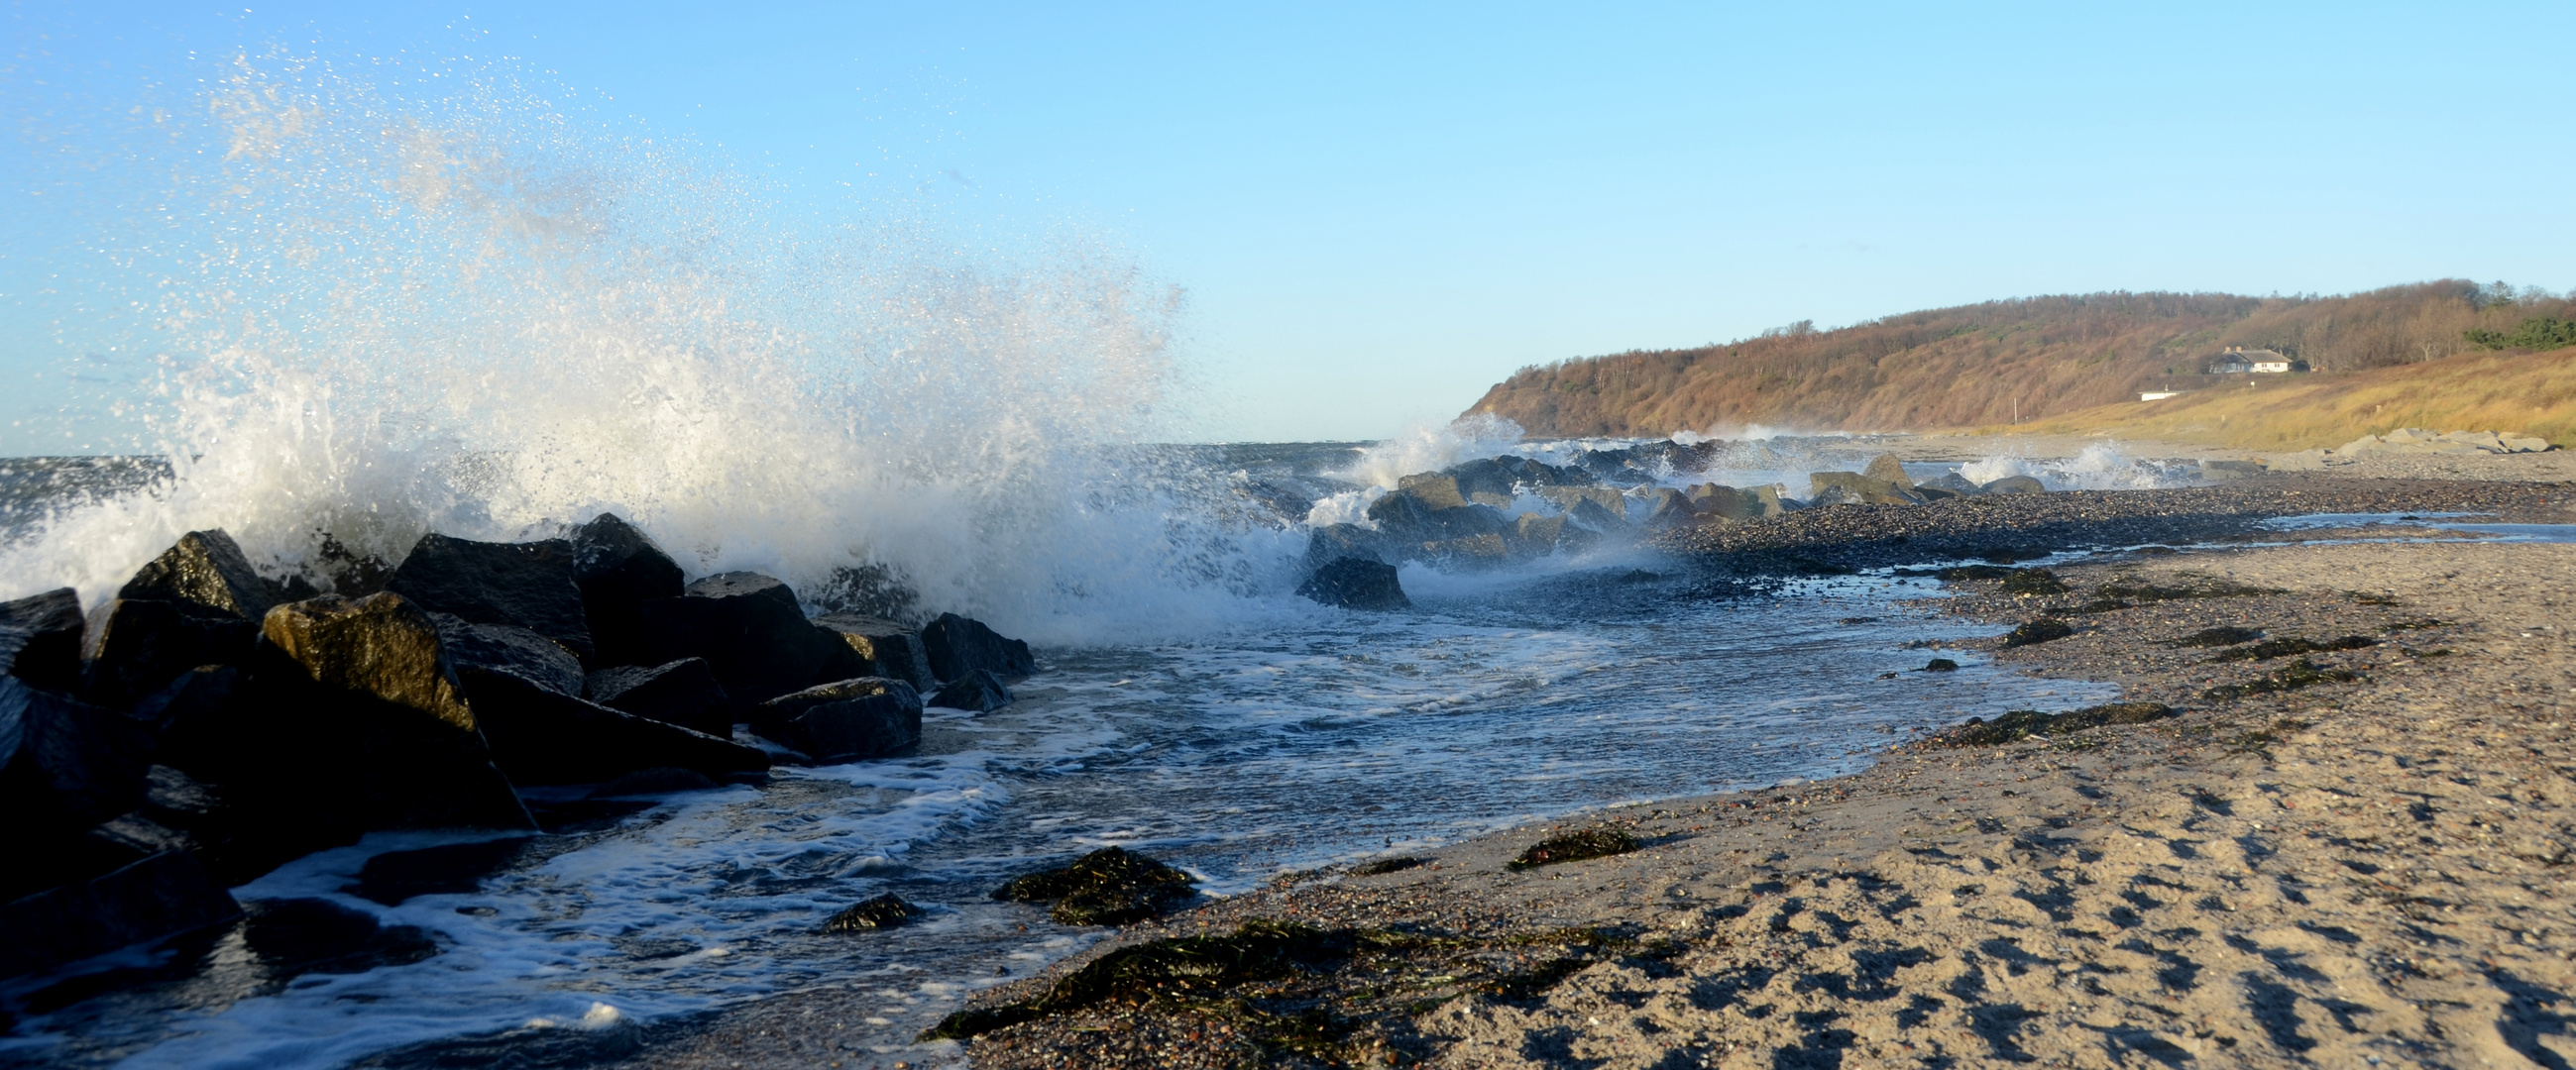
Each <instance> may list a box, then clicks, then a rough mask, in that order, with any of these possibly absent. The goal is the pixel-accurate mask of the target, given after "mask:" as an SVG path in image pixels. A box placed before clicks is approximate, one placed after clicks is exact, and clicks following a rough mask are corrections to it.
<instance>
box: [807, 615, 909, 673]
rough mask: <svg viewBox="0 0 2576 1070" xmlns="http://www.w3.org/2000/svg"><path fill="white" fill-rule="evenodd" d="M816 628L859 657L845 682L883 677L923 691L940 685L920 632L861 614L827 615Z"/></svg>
mask: <svg viewBox="0 0 2576 1070" xmlns="http://www.w3.org/2000/svg"><path fill="white" fill-rule="evenodd" d="M814 626H815V627H818V628H821V629H823V630H824V631H827V632H830V633H832V635H834V636H835V637H837V638H839V639H840V641H841V642H842V644H843V645H845V646H848V647H849V648H850V652H851V653H852V654H854V655H856V656H857V659H858V660H857V663H855V664H853V665H851V666H850V667H849V669H848V672H847V674H846V675H845V676H843V677H842V678H843V679H847V678H849V677H852V676H884V677H889V678H892V679H896V680H901V681H903V682H905V683H908V684H911V685H912V686H913V687H915V688H922V689H927V688H930V687H932V686H935V685H936V684H938V682H939V681H938V680H937V679H936V678H934V677H933V676H932V675H931V672H930V655H929V654H928V653H927V651H926V649H925V648H924V647H923V646H922V643H921V633H920V632H918V631H915V630H913V629H910V628H906V627H904V626H903V625H901V624H897V623H895V622H893V621H890V620H886V619H884V618H881V617H870V616H866V615H863V614H858V613H826V614H824V615H822V616H820V617H816V618H815V619H814Z"/></svg>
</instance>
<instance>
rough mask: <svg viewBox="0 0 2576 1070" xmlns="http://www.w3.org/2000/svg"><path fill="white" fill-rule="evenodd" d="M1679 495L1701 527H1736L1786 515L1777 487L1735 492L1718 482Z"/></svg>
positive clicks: (1696, 487)
mask: <svg viewBox="0 0 2576 1070" xmlns="http://www.w3.org/2000/svg"><path fill="white" fill-rule="evenodd" d="M1682 493H1684V494H1686V495H1688V496H1689V497H1690V501H1691V511H1692V512H1693V513H1694V514H1696V515H1697V517H1698V519H1699V521H1700V522H1701V523H1703V524H1710V523H1715V524H1740V523H1743V522H1745V521H1748V520H1761V519H1763V518H1765V517H1774V516H1779V515H1781V514H1783V513H1786V512H1788V510H1787V509H1786V508H1784V507H1783V506H1782V505H1781V504H1780V488H1778V487H1774V486H1762V487H1747V488H1744V489H1741V490H1739V489H1737V488H1734V487H1730V486H1726V485H1724V484H1720V483H1702V484H1699V485H1697V486H1694V487H1691V488H1689V489H1687V490H1685V491H1683V492H1682Z"/></svg>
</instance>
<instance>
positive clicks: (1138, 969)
mask: <svg viewBox="0 0 2576 1070" xmlns="http://www.w3.org/2000/svg"><path fill="white" fill-rule="evenodd" d="M1357 944H1358V941H1357V939H1356V937H1355V935H1354V934H1353V933H1352V931H1351V930H1348V929H1331V930H1327V929H1317V928H1313V927H1311V926H1306V925H1297V924H1292V923H1287V922H1276V921H1253V922H1247V923H1245V924H1244V926H1243V927H1242V928H1241V929H1237V930H1235V932H1234V935H1231V936H1183V937H1175V938H1173V939H1169V940H1155V941H1152V942H1149V943H1143V944H1137V945H1135V946H1133V947H1122V948H1119V949H1118V950H1115V951H1112V952H1110V953H1108V954H1106V955H1102V956H1100V957H1099V958H1098V959H1095V960H1093V961H1092V962H1091V964H1090V965H1087V966H1084V967H1083V968H1081V969H1079V970H1075V971H1074V972H1072V973H1070V974H1067V975H1065V976H1064V977H1062V978H1060V979H1058V980H1057V981H1056V982H1055V983H1054V984H1051V985H1048V986H1047V987H1046V990H1045V991H1043V992H1040V993H1038V994H1037V995H1036V996H1033V997H1030V998H1028V999H1024V1000H1019V1001H1016V1002H1012V1003H1005V1004H1002V1005H1000V1006H995V1007H970V1008H967V1009H966V1010H962V1011H958V1012H957V1013H955V1014H951V1015H949V1016H948V1017H946V1018H943V1019H941V1020H940V1022H939V1024H938V1025H935V1026H932V1027H931V1028H930V1029H929V1030H927V1031H925V1032H923V1033H922V1034H921V1037H920V1040H921V1041H922V1042H924V1043H927V1042H929V1041H933V1040H965V1039H967V1038H968V1037H972V1036H976V1035H978V1034H982V1033H990V1032H992V1031H993V1030H996V1029H1001V1028H1004V1027H1006V1026H1013V1025H1018V1024H1020V1023H1021V1022H1026V1021H1031V1020H1034V1019H1037V1018H1042V1017H1045V1016H1047V1015H1050V1014H1063V1013H1065V1012H1067V1011H1076V1010H1081V1009H1083V1008H1086V1007H1091V1006H1096V1005H1099V1004H1104V1003H1128V1004H1137V1003H1144V1002H1147V1001H1150V1000H1152V999H1155V998H1158V997H1160V998H1179V999H1187V998H1190V997H1193V996H1199V997H1204V996H1208V995H1212V994H1214V993H1216V992H1217V991H1219V990H1222V989H1226V988H1231V987H1233V986H1236V985H1240V984H1245V983H1247V982H1252V981H1265V980H1271V979H1275V978H1279V977H1284V976H1287V975H1289V974H1291V973H1293V972H1296V971H1299V970H1302V969H1318V968H1323V967H1327V966H1330V965H1332V964H1334V963H1336V962H1339V961H1343V960H1347V959H1349V958H1350V957H1351V953H1352V951H1353V950H1354V949H1355V948H1356V947H1357Z"/></svg>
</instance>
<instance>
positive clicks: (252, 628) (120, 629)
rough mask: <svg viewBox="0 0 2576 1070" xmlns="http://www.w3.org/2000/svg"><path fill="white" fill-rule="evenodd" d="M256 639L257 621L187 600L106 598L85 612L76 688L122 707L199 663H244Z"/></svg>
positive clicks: (248, 658) (99, 702)
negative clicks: (80, 673)
mask: <svg viewBox="0 0 2576 1070" xmlns="http://www.w3.org/2000/svg"><path fill="white" fill-rule="evenodd" d="M258 638H259V625H258V624H257V623H255V622H252V621H246V620H242V619H240V618H237V617H233V616H229V615H225V614H220V613H214V612H211V611H208V610H206V609H204V608H203V607H200V606H196V605H193V604H191V603H186V602H162V601H155V600H152V599H146V598H116V599H111V600H109V601H108V602H107V603H106V604H104V605H101V606H99V607H98V609H97V610H96V611H95V612H93V613H91V614H90V623H89V635H88V637H87V640H86V642H84V643H83V645H82V648H81V660H82V661H83V662H84V670H83V675H84V676H85V677H86V679H85V683H84V686H83V687H82V689H81V691H82V694H83V695H84V696H86V697H87V698H88V699H89V700H90V701H92V702H96V703H98V704H100V705H102V706H113V707H116V708H117V709H124V708H127V707H129V706H132V705H134V703H135V702H136V701H138V700H140V699H142V698H143V697H144V696H145V695H149V694H151V693H152V692H155V691H158V690H160V689H161V688H162V687H164V686H166V685H167V684H169V683H170V681H172V680H175V679H178V678H179V675H180V674H181V673H185V672H187V671H188V670H190V669H194V668H196V667H198V666H200V665H240V664H244V663H246V662H248V661H249V660H250V651H251V645H252V644H253V643H254V642H255V641H257V640H258Z"/></svg>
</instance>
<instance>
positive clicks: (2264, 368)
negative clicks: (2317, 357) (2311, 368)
mask: <svg viewBox="0 0 2576 1070" xmlns="http://www.w3.org/2000/svg"><path fill="white" fill-rule="evenodd" d="M2306 370H2308V362H2307V361H2304V360H2295V359H2292V358H2290V357H2286V356H2283V355H2281V354H2279V353H2276V352H2273V351H2272V350H2269V349H2247V348H2245V347H2244V346H2229V347H2227V351H2226V352H2224V353H2221V354H2219V355H2218V359H2217V360H2213V361H2211V362H2209V374H2211V375H2243V374H2246V373H2248V372H2251V373H2253V374H2256V375H2280V374H2283V373H2286V372H2303V371H2306Z"/></svg>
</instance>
